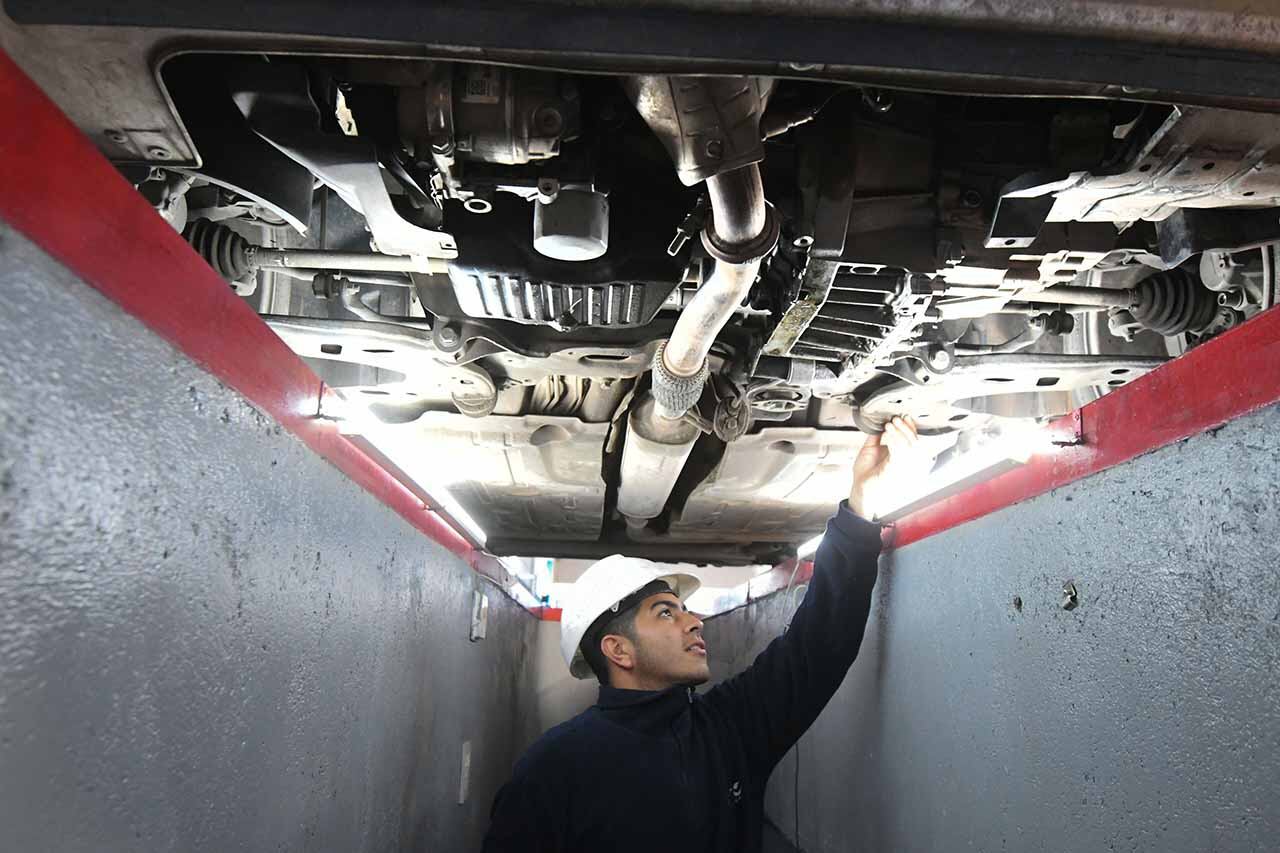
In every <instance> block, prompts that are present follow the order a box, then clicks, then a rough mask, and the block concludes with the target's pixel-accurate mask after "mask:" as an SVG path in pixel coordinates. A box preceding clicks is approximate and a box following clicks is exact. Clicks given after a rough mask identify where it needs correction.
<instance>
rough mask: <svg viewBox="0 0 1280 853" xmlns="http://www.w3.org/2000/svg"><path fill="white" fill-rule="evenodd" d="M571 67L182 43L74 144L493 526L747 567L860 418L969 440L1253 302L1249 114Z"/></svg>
mask: <svg viewBox="0 0 1280 853" xmlns="http://www.w3.org/2000/svg"><path fill="white" fill-rule="evenodd" d="M600 65H601V63H596V64H594V65H593V66H592V67H590V68H586V67H584V68H581V69H578V70H575V69H573V68H565V67H550V66H543V67H537V66H536V65H535V64H534V63H527V64H525V65H519V64H514V63H504V64H495V63H489V62H466V61H460V60H458V59H456V58H441V59H437V58H430V57H413V58H406V57H380V56H370V55H357V54H356V53H354V52H353V53H351V54H349V55H344V54H342V53H340V52H334V51H329V52H324V53H307V52H299V51H280V52H271V51H265V52H264V51H252V52H248V51H244V50H237V49H235V48H234V46H233V47H228V48H227V49H226V50H217V49H215V48H213V47H207V48H202V49H200V50H183V51H180V52H174V53H173V54H171V55H165V56H162V57H160V58H159V59H157V60H156V61H155V73H156V77H157V79H158V81H159V83H160V86H161V89H162V91H163V92H164V95H165V98H166V101H167V103H168V104H169V106H170V108H171V110H172V116H173V125H174V126H175V127H177V128H180V129H181V131H182V134H183V135H182V139H183V140H185V141H186V143H187V144H188V145H189V149H190V150H189V151H187V152H183V151H179V150H174V148H173V146H172V145H171V143H169V142H156V141H155V139H153V138H151V137H148V136H147V135H146V134H144V133H141V132H134V131H131V130H129V129H128V128H127V127H124V126H123V122H122V126H121V127H120V128H112V129H109V130H108V131H107V132H106V133H105V135H104V137H103V138H100V139H97V140H96V141H97V142H98V143H99V144H100V145H101V146H102V148H103V150H104V151H105V153H107V155H108V156H110V157H111V158H112V159H113V160H114V161H116V162H117V163H118V164H119V168H120V170H121V172H122V173H123V174H124V175H125V176H126V177H127V178H128V179H129V180H131V181H132V182H133V183H134V184H135V185H136V186H137V187H138V189H139V191H140V192H141V193H143V194H144V196H146V198H147V199H148V200H149V201H150V202H151V203H152V204H153V205H154V206H155V207H156V209H157V210H158V211H159V213H160V215H162V216H164V217H165V218H166V219H167V220H168V221H169V222H170V223H171V224H172V225H173V227H174V228H175V229H177V230H179V231H181V232H182V233H183V234H184V235H185V236H186V237H187V239H188V241H189V242H190V243H191V245H192V246H193V247H194V248H195V249H196V251H198V252H200V253H201V254H202V255H203V256H204V257H205V258H206V260H208V261H209V262H210V264H211V265H212V266H213V267H214V268H215V269H216V270H217V271H218V272H219V273H221V274H222V275H223V276H224V277H225V278H226V279H227V280H228V282H229V285H230V286H231V287H233V288H234V289H235V290H236V292H237V293H238V294H240V295H241V296H242V297H243V298H244V299H245V300H247V301H248V302H249V303H250V304H251V305H252V306H253V307H254V309H255V310H257V311H258V312H259V313H260V314H261V315H262V316H263V318H264V320H265V322H267V323H268V324H269V325H270V326H271V327H272V328H273V329H274V330H275V331H276V332H277V333H278V334H279V335H280V337H281V338H282V339H283V340H285V341H286V342H287V343H288V344H289V345H290V347H291V348H293V349H294V350H295V351H296V352H298V353H299V354H300V355H301V356H302V357H303V358H305V359H306V360H307V362H308V363H309V364H310V365H311V366H312V367H313V368H314V370H315V371H316V372H317V374H318V375H319V376H320V377H321V378H322V379H323V380H324V382H325V383H326V384H327V385H328V386H329V387H330V388H332V389H334V390H335V391H337V392H338V393H339V395H340V396H341V398H342V399H343V400H344V401H345V405H343V406H342V407H341V411H338V412H337V413H336V414H334V416H335V417H341V418H342V419H343V420H344V421H345V424H344V429H345V430H347V431H349V432H351V433H354V434H362V435H364V436H365V438H366V439H367V441H368V442H369V444H370V446H371V447H372V448H374V449H376V451H377V452H379V453H381V454H383V455H384V456H385V457H387V458H389V459H390V460H392V461H394V462H395V464H397V465H398V466H400V467H401V468H404V469H405V470H406V471H407V472H409V473H410V475H412V474H413V473H414V472H412V471H411V470H410V468H411V465H409V464H407V463H406V460H412V459H413V458H414V457H415V455H421V456H424V457H425V456H429V457H430V458H431V460H432V462H431V463H430V464H431V469H430V471H429V472H428V473H429V477H426V478H425V479H429V480H431V481H432V482H433V483H436V484H439V485H445V486H447V487H448V489H449V491H450V493H451V494H452V496H453V498H454V499H455V500H456V501H457V503H458V504H460V505H461V507H463V508H464V509H465V510H466V512H467V513H468V514H469V515H470V516H471V517H472V518H474V519H475V520H476V521H477V522H478V523H479V525H480V526H481V527H482V528H483V529H484V530H485V531H486V532H487V534H488V547H489V549H490V550H491V551H493V552H494V553H498V554H521V555H530V554H542V555H547V556H588V557H589V556H601V555H604V554H608V553H613V552H617V551H623V552H629V553H641V554H645V555H648V556H652V557H655V558H662V559H670V560H683V561H704V560H705V561H716V562H735V561H737V562H751V561H759V562H772V561H775V560H776V559H778V558H779V557H781V556H784V555H786V554H788V553H793V552H794V548H795V546H796V544H797V543H798V542H802V541H804V540H806V539H808V538H810V537H811V536H813V535H814V534H815V533H818V532H820V530H821V529H822V525H823V523H824V522H825V519H826V517H827V516H828V515H829V513H830V510H831V506H832V504H833V503H834V501H836V500H838V499H839V498H840V497H842V496H843V494H844V492H845V490H846V489H847V485H848V478H849V468H850V465H851V463H852V459H853V457H854V456H855V455H856V453H857V451H858V449H859V448H860V447H861V445H862V442H863V440H864V436H865V434H867V433H874V432H878V431H879V430H880V429H882V427H883V425H884V424H885V422H886V421H887V420H888V419H889V418H891V417H893V416H895V415H910V416H912V417H913V418H914V419H915V420H916V422H917V423H918V424H919V426H920V429H921V431H922V432H923V433H925V434H927V435H929V436H936V437H937V441H938V442H939V446H952V447H953V448H954V449H953V450H952V451H950V452H953V453H954V452H963V451H965V450H966V449H969V448H974V447H979V446H982V445H984V444H991V443H998V442H999V441H1001V440H1002V436H1003V435H1005V431H1006V430H1007V429H1008V428H1009V425H1010V424H1024V423H1028V422H1043V421H1046V420H1048V419H1052V418H1054V417H1057V416H1061V415H1063V414H1065V413H1068V412H1071V411H1073V410H1075V409H1077V408H1079V407H1080V406H1081V405H1084V404H1085V403H1087V402H1089V401H1090V400H1092V399H1095V398H1096V397H1098V396H1099V395H1101V394H1105V393H1107V392H1108V390H1110V389H1112V388H1114V387H1118V386H1121V385H1124V384H1127V383H1128V382H1131V381H1134V380H1136V379H1139V378H1140V377H1142V376H1143V375H1144V374H1146V373H1147V372H1149V371H1151V370H1153V369H1155V368H1157V367H1159V366H1160V365H1161V364H1163V363H1164V362H1165V361H1167V360H1168V359H1169V358H1173V357H1177V356H1178V355H1180V354H1181V353H1183V352H1184V351H1186V350H1187V349H1189V348H1192V347H1195V346H1196V345H1198V344H1199V343H1200V342H1202V341H1204V340H1206V339H1208V338H1211V337H1213V336H1214V335H1217V334H1221V333H1222V332H1224V331H1226V330H1228V329H1230V328H1232V327H1233V326H1235V325H1238V324H1239V323H1241V322H1244V321H1245V320H1247V319H1249V318H1250V317H1252V316H1253V315H1255V314H1257V313H1259V312H1260V311H1262V310H1265V309H1267V308H1269V307H1271V306H1272V305H1273V304H1274V303H1275V300H1276V286H1277V285H1276V276H1275V265H1276V253H1275V250H1274V247H1275V245H1276V241H1277V240H1278V239H1280V220H1278V219H1277V216H1276V212H1275V207H1276V206H1277V205H1278V204H1280V201H1277V199H1278V197H1280V166H1278V165H1276V162H1275V161H1276V158H1275V156H1274V150H1275V148H1276V146H1277V145H1280V120H1278V119H1277V117H1276V116H1275V115H1273V114H1270V113H1266V112H1246V111H1242V110H1237V109H1225V108H1220V107H1216V106H1200V105H1191V104H1182V103H1162V102H1159V101H1156V100H1151V99H1142V98H1137V97H1135V98H1134V99H1125V98H1115V97H1090V98H1076V97H1067V96H1066V95H1067V94H1068V93H1062V92H1056V93H1046V94H1043V95H1041V96H1033V95H1025V94H1024V96H1021V97H1009V96H1007V93H1005V92H1002V91H999V90H998V89H995V88H991V89H984V87H982V86H981V85H978V84H970V85H969V88H968V89H967V90H963V91H957V90H954V89H953V90H950V91H942V90H936V89H935V90H930V89H929V87H924V86H922V87H919V88H912V87H909V86H895V87H885V86H883V85H876V86H871V85H862V84H858V83H856V82H832V81H823V80H815V79H804V78H805V75H804V74H802V73H796V74H795V75H794V76H789V75H785V74H779V75H771V76H763V75H744V74H731V75H720V76H716V75H709V74H698V75H695V74H687V73H685V74H682V73H675V72H676V71H679V70H681V69H674V70H673V73H663V71H662V69H649V70H648V71H647V72H646V73H634V72H622V71H619V72H617V73H610V71H609V69H608V68H604V67H600ZM801 70H803V69H801ZM169 139H170V140H172V135H170V137H169ZM188 155H190V156H188Z"/></svg>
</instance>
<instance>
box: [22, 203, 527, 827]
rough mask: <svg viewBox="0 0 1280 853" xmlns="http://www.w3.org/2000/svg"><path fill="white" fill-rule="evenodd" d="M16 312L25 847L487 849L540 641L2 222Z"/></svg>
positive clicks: (433, 550) (504, 605)
mask: <svg viewBox="0 0 1280 853" xmlns="http://www.w3.org/2000/svg"><path fill="white" fill-rule="evenodd" d="M174 286H175V287H180V286H181V282H174ZM0 292H2V293H3V294H4V300H3V302H0V836H2V837H3V841H0V847H3V848H4V849H6V850H59V851H78V850H86V851H87V850H94V851H103V850H216V851H225V850H233V849H243V850H316V851H320V850H334V851H358V850H369V851H372V850H392V849H405V850H410V849H412V850H440V851H460V850H474V849H477V848H478V847H479V842H480V838H481V835H482V833H483V831H484V828H485V827H486V825H487V815H488V809H489V805H490V802H491V801H492V797H493V794H494V793H495V791H496V789H497V786H498V785H500V784H501V783H502V782H503V781H505V779H506V777H507V774H508V773H509V771H510V767H511V764H512V762H513V761H514V760H515V758H516V757H517V754H518V751H519V750H520V749H521V748H522V747H523V746H524V739H525V736H524V734H523V733H521V732H518V731H517V727H518V726H519V725H520V722H519V721H520V719H521V716H522V711H521V709H522V707H523V703H524V702H525V700H526V697H527V696H528V695H530V690H529V688H528V684H527V683H525V681H524V680H523V679H524V669H525V668H524V663H525V660H526V657H527V656H528V654H529V649H530V648H531V645H532V642H533V638H534V630H535V627H536V622H535V620H534V619H532V618H531V617H530V616H528V615H527V614H526V613H525V612H524V611H522V610H520V609H519V608H518V607H517V606H515V605H514V604H513V603H511V602H510V601H509V600H508V599H506V598H505V597H504V596H503V595H502V594H501V593H500V592H498V591H497V590H496V589H495V588H493V587H487V590H488V592H489V598H490V602H491V609H490V615H489V630H488V639H487V640H485V641H484V642H481V643H478V644H471V643H469V642H468V640H467V628H468V624H469V614H470V601H471V591H472V589H473V588H474V587H475V586H476V584H477V583H483V582H482V581H480V580H478V579H477V578H476V577H475V576H474V575H473V574H472V573H471V572H470V571H469V570H468V568H467V567H466V566H465V565H464V564H462V563H461V562H460V561H459V560H457V559H456V558H455V557H453V556H452V555H451V554H449V553H448V552H446V551H445V550H444V549H443V548H441V547H439V546H437V545H436V544H434V543H433V542H431V541H429V540H428V539H426V538H425V537H424V536H422V535H421V534H419V533H418V532H417V531H415V530H414V529H412V528H411V527H409V526H408V525H407V524H406V523H405V522H403V520H401V519H400V518H399V517H398V516H397V515H395V514H394V513H393V512H391V511H390V510H389V509H387V508H385V507H384V506H382V505H381V504H379V503H377V502H375V501H374V500H373V499H372V498H370V497H369V496H368V495H367V494H366V493H364V492H363V491H361V490H360V489H359V488H357V487H356V486H354V485H353V484H352V483H351V482H350V481H348V480H347V479H346V478H345V477H344V476H343V475H342V474H340V473H339V472H338V471H337V470H336V469H334V468H333V467H331V466H330V465H328V464H327V463H325V462H324V461H322V460H321V459H319V458H318V457H316V456H314V455H313V454H312V453H311V452H310V451H309V450H307V449H306V448H305V447H304V446H303V445H302V444H301V443H300V442H299V441H297V440H296V439H294V438H293V437H292V436H291V435H289V434H288V433H283V434H282V432H281V430H280V429H279V427H277V426H276V425H275V424H274V423H273V422H272V421H270V420H269V419H267V418H265V417H264V416H262V415H261V414H260V413H259V412H257V411H255V410H254V409H253V408H252V407H250V406H249V405H247V404H246V403H245V402H244V401H243V400H242V399H241V398H240V397H239V396H238V395H236V394H235V393H233V392H231V391H229V390H227V389H226V388H223V387H221V386H220V385H219V384H218V383H217V382H216V381H214V380H213V379H211V378H210V377H209V376H208V375H207V374H205V373H204V372H202V371H201V370H199V369H197V368H196V367H194V366H193V365H192V364H191V363H190V362H189V361H188V360H187V359H186V358H185V357H184V356H182V355H180V354H178V353H177V352H176V351H174V350H173V349H172V348H170V347H169V346H168V345H166V344H164V343H163V342H161V341H160V340H159V339H157V338H156V337H154V336H153V335H151V334H150V333H149V332H147V331H146V330H145V329H144V328H142V326H141V325H140V324H138V323H137V322H136V321H134V320H133V319H132V318H131V317H128V316H127V315H125V314H123V312H121V311H120V310H119V309H117V308H116V307H115V306H114V305H112V304H110V303H109V302H107V300H106V299H104V298H103V297H101V296H100V295H99V294H98V293H96V292H95V291H93V290H91V289H90V288H88V287H87V286H85V285H84V284H82V283H80V282H79V281H77V280H76V279H74V278H73V277H71V276H70V275H69V274H67V273H66V272H65V271H63V270H61V269H60V268H59V267H57V266H55V265H53V264H51V263H50V262H49V261H48V260H47V259H45V258H43V256H41V255H40V254H39V253H38V252H37V251H36V250H34V249H33V248H32V247H31V246H30V245H29V244H27V243H26V242H25V241H24V240H23V239H21V238H20V237H18V236H16V235H15V234H14V233H13V232H12V231H9V230H8V229H5V228H3V227H2V226H0ZM464 740H470V741H471V744H472V753H471V780H470V793H469V797H468V799H467V802H466V803H465V804H464V805H458V804H457V799H458V791H459V775H460V766H461V756H462V742H463V741H464Z"/></svg>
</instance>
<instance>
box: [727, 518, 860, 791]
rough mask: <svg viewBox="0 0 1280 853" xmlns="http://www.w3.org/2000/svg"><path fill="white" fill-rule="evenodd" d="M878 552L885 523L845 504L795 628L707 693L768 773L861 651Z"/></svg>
mask: <svg viewBox="0 0 1280 853" xmlns="http://www.w3.org/2000/svg"><path fill="white" fill-rule="evenodd" d="M879 556H880V526H879V525H877V524H873V523H872V522H869V521H866V520H865V519H862V518H859V517H858V516H857V515H854V513H853V512H852V511H851V510H850V509H849V508H848V506H847V504H846V503H845V502H841V504H840V508H839V509H838V510H837V511H836V515H835V516H834V517H833V518H832V519H831V520H830V521H829V522H828V523H827V532H826V535H825V536H823V538H822V544H821V545H819V546H818V552H817V554H816V555H815V556H814V561H813V577H812V579H811V580H810V581H809V589H808V591H807V592H806V593H805V596H804V601H802V602H801V603H800V607H799V608H797V610H796V611H795V614H794V615H793V616H792V618H791V625H790V627H789V628H788V629H787V630H786V631H785V632H784V633H783V634H782V635H781V636H779V637H777V638H775V639H774V640H773V641H772V642H771V643H769V645H768V647H767V648H765V650H764V651H763V652H761V653H760V655H759V656H758V657H757V658H756V659H755V662H754V663H752V664H751V666H749V667H748V668H747V669H746V670H744V671H743V672H741V673H740V674H738V675H736V676H734V677H732V678H730V679H728V680H727V681H724V682H722V683H720V684H718V685H717V686H716V687H714V688H712V689H711V690H710V691H708V693H707V694H706V696H705V697H704V698H705V699H706V701H707V702H708V703H710V704H711V705H712V706H713V707H719V708H720V709H722V711H723V712H724V713H726V714H728V715H729V716H730V717H731V718H732V719H734V720H735V721H736V722H737V725H738V728H739V732H740V734H741V736H742V738H743V740H744V747H745V749H746V750H747V754H748V755H750V756H751V757H752V759H753V762H754V763H756V764H757V768H758V769H759V770H760V771H761V772H762V773H763V774H765V775H767V774H768V773H769V772H771V771H772V770H773V767H774V765H775V764H777V763H778V761H779V760H780V759H781V758H782V756H783V755H784V754H785V753H786V751H787V750H788V749H790V748H791V745H792V744H794V743H795V742H796V741H797V740H798V739H799V738H800V735H802V734H803V733H804V731H805V729H807V728H809V726H810V725H811V724H812V723H813V721H814V720H815V719H817V717H818V714H819V713H820V712H821V711H822V709H823V708H824V707H825V706H826V704H827V701H828V700H829V699H830V698H831V696H832V695H833V694H834V693H835V692H836V689H837V688H839V686H840V682H841V681H843V680H844V676H845V673H846V672H847V671H848V669H849V667H850V666H851V665H852V664H853V661H854V658H856V657H857V656H858V648H859V647H860V646H861V645H862V634H863V631H864V630H865V628H866V624H867V617H868V615H869V614H870V611H871V590H872V588H873V587H874V586H875V582H876V574H877V564H878V559H879Z"/></svg>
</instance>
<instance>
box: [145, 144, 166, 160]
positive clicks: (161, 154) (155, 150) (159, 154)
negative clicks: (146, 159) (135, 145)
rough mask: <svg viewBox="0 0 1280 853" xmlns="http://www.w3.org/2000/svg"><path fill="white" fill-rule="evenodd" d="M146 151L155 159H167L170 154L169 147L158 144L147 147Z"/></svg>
mask: <svg viewBox="0 0 1280 853" xmlns="http://www.w3.org/2000/svg"><path fill="white" fill-rule="evenodd" d="M147 153H148V154H149V155H151V156H152V157H154V158H156V159H157V160H168V159H169V156H170V155H169V149H167V148H161V147H160V146H159V145H153V146H151V147H150V148H148V149H147Z"/></svg>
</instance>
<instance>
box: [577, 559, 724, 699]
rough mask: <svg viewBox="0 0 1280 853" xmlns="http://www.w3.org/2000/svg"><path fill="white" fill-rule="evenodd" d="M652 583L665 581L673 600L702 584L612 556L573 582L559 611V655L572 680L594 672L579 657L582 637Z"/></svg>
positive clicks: (649, 564) (690, 577)
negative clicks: (593, 625)
mask: <svg viewBox="0 0 1280 853" xmlns="http://www.w3.org/2000/svg"><path fill="white" fill-rule="evenodd" d="M654 581H666V583H667V585H668V586H670V587H671V591H672V592H674V593H675V594H676V597H677V598H679V599H680V600H681V601H684V600H685V599H687V598H688V597H689V596H691V595H693V593H694V591H695V590H697V588H698V587H699V586H701V585H702V581H700V580H698V579H697V578H696V577H694V576H693V575H686V574H682V573H680V572H675V573H672V572H669V571H666V570H665V569H663V568H662V567H661V566H659V565H658V564H657V563H652V562H650V561H648V560H641V559H639V558H638V557H624V556H622V555H621V554H614V555H613V556H611V557H605V558H604V559H603V560H600V561H599V562H597V563H596V564H595V565H593V566H591V568H589V569H587V570H586V571H585V572H583V573H582V577H580V578H578V580H577V582H576V583H574V585H573V588H572V590H571V591H570V593H569V595H568V600H567V601H565V603H564V608H563V609H562V610H561V612H560V654H562V655H563V656H564V662H565V663H566V664H568V665H569V672H570V673H571V674H572V675H573V677H574V678H591V677H592V675H593V673H592V672H591V667H590V666H588V665H587V661H586V658H584V657H583V656H582V649H580V648H579V646H581V645H582V635H583V634H585V633H587V629H588V628H590V627H591V623H593V622H595V621H596V619H597V618H599V617H600V615H601V614H602V613H604V612H605V611H606V610H611V609H613V608H616V607H617V606H618V605H619V604H620V603H622V600H623V599H624V598H626V597H627V596H628V595H631V594H632V593H633V592H636V591H638V590H640V589H643V588H644V587H646V586H648V585H649V584H651V583H653V582H654Z"/></svg>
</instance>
